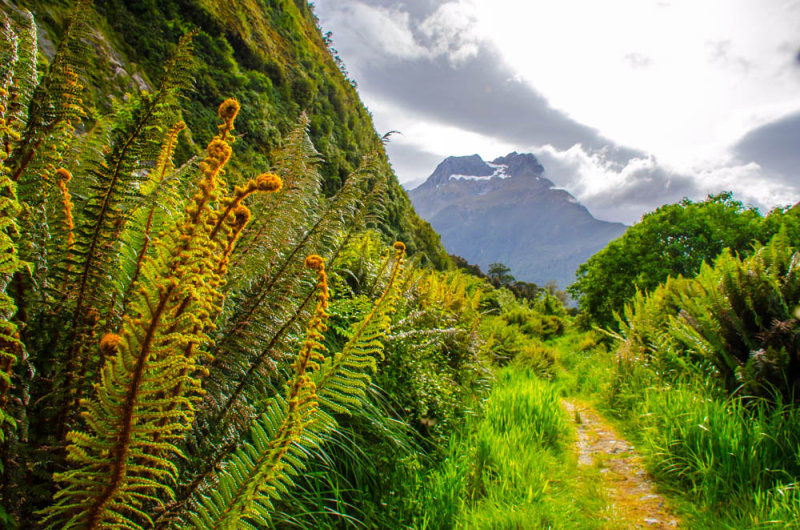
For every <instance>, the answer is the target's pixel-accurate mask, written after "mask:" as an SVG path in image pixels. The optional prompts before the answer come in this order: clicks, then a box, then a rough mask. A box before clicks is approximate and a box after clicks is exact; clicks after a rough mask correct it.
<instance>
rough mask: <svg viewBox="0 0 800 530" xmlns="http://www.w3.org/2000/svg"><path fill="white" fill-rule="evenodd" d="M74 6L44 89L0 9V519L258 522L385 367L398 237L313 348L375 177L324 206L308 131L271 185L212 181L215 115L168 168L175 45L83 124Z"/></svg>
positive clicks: (369, 218) (17, 28)
mask: <svg viewBox="0 0 800 530" xmlns="http://www.w3.org/2000/svg"><path fill="white" fill-rule="evenodd" d="M89 4H90V2H86V1H82V2H78V4H77V5H76V7H75V11H74V13H73V17H72V22H71V24H70V26H69V28H68V29H67V31H66V33H65V36H64V40H63V42H62V43H61V44H60V46H59V48H58V51H57V53H56V56H55V57H54V58H53V60H52V61H51V62H50V65H49V67H48V69H47V71H46V72H43V73H42V75H41V80H40V81H39V82H38V83H37V82H36V80H37V77H38V75H39V74H38V73H37V70H36V61H35V57H36V39H35V32H36V28H35V25H34V24H33V19H32V17H31V16H30V14H29V13H27V12H26V11H22V10H20V11H10V12H8V13H6V12H2V13H0V15H1V16H2V20H0V22H2V28H0V30H1V31H2V42H1V43H0V44H1V45H2V48H1V49H0V54H2V58H3V61H2V65H0V141H2V144H3V145H2V147H3V149H1V150H0V153H2V155H0V164H2V168H1V169H2V173H0V252H1V253H2V255H3V259H2V261H0V317H1V318H0V427H2V430H1V431H0V432H2V440H1V441H2V442H3V446H2V471H3V481H2V497H1V498H0V500H2V508H0V520H2V521H3V523H4V524H6V525H8V526H19V527H21V528H31V527H39V526H46V527H50V528H101V527H102V528H105V527H117V528H150V527H154V526H155V527H160V528H161V527H172V526H194V527H197V528H238V527H253V526H256V527H257V526H259V525H266V524H268V520H269V519H270V517H271V514H272V511H273V509H274V503H275V501H276V500H277V499H279V498H280V497H281V496H282V495H284V494H285V492H287V490H288V489H289V488H290V487H291V485H292V481H293V480H294V479H295V477H297V475H298V474H299V473H300V472H301V471H302V470H303V469H304V466H305V461H306V460H307V459H308V456H309V454H311V452H312V451H314V450H315V448H318V447H320V446H321V445H322V444H323V442H324V440H325V439H326V438H327V437H329V435H330V433H331V432H333V431H334V430H335V429H336V428H337V424H338V420H337V418H338V417H341V416H342V415H346V414H348V413H350V412H351V411H353V410H355V409H357V408H359V407H361V406H362V405H363V404H364V403H366V402H367V401H368V397H367V390H368V388H369V386H370V383H371V375H372V373H373V372H374V371H375V369H376V367H377V362H378V360H379V359H381V358H382V355H383V341H384V338H385V336H386V335H387V333H388V329H389V326H390V323H391V316H392V314H393V313H394V310H395V307H396V304H397V300H398V296H399V295H398V289H400V286H401V283H402V279H403V278H405V276H406V273H405V272H404V267H403V262H404V255H405V246H404V245H403V244H402V243H399V242H398V243H395V245H394V248H393V250H392V253H391V255H390V256H389V257H388V258H387V260H386V266H385V267H384V268H383V269H382V270H381V271H380V273H378V274H377V275H376V278H375V280H376V284H379V288H378V289H377V290H376V291H375V292H374V294H373V296H371V297H370V299H369V300H370V301H369V304H370V310H369V311H368V312H367V313H365V314H364V315H362V316H361V317H360V318H359V319H358V321H357V322H355V323H354V324H353V331H352V333H350V334H349V337H348V340H347V341H345V342H344V343H343V344H341V345H340V347H338V348H336V349H333V350H330V351H328V350H327V349H326V348H325V346H323V343H324V342H325V334H326V330H327V323H326V322H327V320H328V317H329V309H328V304H329V299H330V296H331V295H330V291H329V286H328V275H327V272H326V271H327V268H326V267H328V266H330V265H331V264H333V263H335V262H336V260H337V258H338V256H339V253H340V252H341V250H342V249H343V248H345V247H346V246H348V245H349V243H350V241H351V239H352V238H353V235H354V234H356V233H357V232H358V231H359V230H361V229H362V228H363V227H364V226H367V225H370V224H374V223H375V220H376V215H380V213H381V205H382V198H383V196H384V192H385V182H386V178H385V176H383V175H381V174H380V173H379V172H380V170H381V167H382V165H381V164H380V163H379V160H377V159H376V158H374V157H367V158H366V159H365V160H364V162H363V163H362V165H361V166H360V167H359V168H358V169H357V170H356V171H355V172H354V173H353V174H352V175H350V176H349V177H348V178H347V179H346V181H345V182H344V184H343V185H342V187H341V188H340V189H339V191H338V192H337V193H336V194H335V195H334V196H332V197H330V198H328V199H326V198H324V197H322V195H321V181H320V176H319V174H318V173H317V170H316V167H317V165H318V162H319V157H318V155H317V154H316V151H315V150H314V148H313V146H312V145H311V143H310V141H309V140H308V137H307V134H306V128H307V126H308V120H307V119H306V118H305V117H304V116H303V117H301V119H300V121H299V123H298V124H297V126H296V127H295V129H294V130H293V131H292V132H291V133H290V134H289V135H288V136H287V137H286V138H285V139H284V142H283V147H282V150H281V151H280V153H276V156H275V161H274V165H273V167H272V168H270V170H268V171H265V172H264V173H262V174H260V175H258V176H255V177H252V178H248V177H246V176H240V175H238V173H237V172H230V173H227V172H226V166H228V163H229V161H230V160H231V157H232V156H233V152H234V147H235V140H236V136H235V131H234V125H235V120H236V117H237V114H238V113H239V111H240V106H239V103H238V102H237V101H236V100H234V99H228V100H226V101H224V102H223V103H222V104H221V105H220V106H219V109H218V112H217V115H218V119H219V121H220V123H219V126H218V133H217V135H216V136H215V137H214V138H213V139H212V140H211V141H210V142H209V143H208V145H207V147H206V149H205V151H204V153H203V154H202V155H198V156H196V157H194V158H191V159H190V160H189V161H187V162H186V163H185V164H182V165H180V166H178V167H176V165H175V163H174V159H175V157H174V155H175V151H176V146H177V144H178V143H179V138H180V136H181V135H182V134H184V131H185V130H186V126H185V124H184V122H183V120H182V117H181V109H180V106H179V97H180V93H181V90H182V89H183V88H184V87H185V86H186V84H187V82H188V79H189V77H190V69H191V64H192V63H191V53H192V49H191V48H192V45H191V35H189V36H187V37H185V38H183V39H182V40H181V42H180V44H179V45H178V47H177V51H176V52H175V54H174V56H173V58H172V59H171V60H170V61H169V62H168V63H167V64H166V66H165V68H164V72H163V76H162V80H161V82H160V84H159V85H158V87H157V89H156V90H154V91H153V92H152V93H141V94H139V95H138V96H135V97H133V96H132V97H130V98H129V101H128V102H127V103H125V104H124V105H123V106H121V107H120V108H118V109H117V111H116V112H115V113H114V114H113V115H111V116H106V117H97V116H96V115H95V114H94V113H93V112H92V111H91V110H90V109H88V108H87V107H86V105H85V104H84V103H83V101H82V90H81V81H80V79H81V71H82V64H83V59H84V58H85V54H86V53H87V51H86V50H85V49H84V47H85V40H84V36H85V33H86V32H87V31H88V25H87V22H86V21H87V19H88V17H90V16H91V13H90V10H91V8H90V5H89ZM89 116H92V118H91V119H89V118H88V117H89ZM78 130H80V131H81V132H80V134H78V133H77V132H76V131H78ZM308 271H311V272H312V273H313V274H309V272H308ZM303 336H304V337H305V339H302V337H303Z"/></svg>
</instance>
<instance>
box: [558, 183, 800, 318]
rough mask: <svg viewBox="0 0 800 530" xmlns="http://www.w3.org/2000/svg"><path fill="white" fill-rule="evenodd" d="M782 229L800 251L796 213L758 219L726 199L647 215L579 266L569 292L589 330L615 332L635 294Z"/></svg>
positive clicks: (685, 204) (749, 249) (781, 211)
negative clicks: (611, 329)
mask: <svg viewBox="0 0 800 530" xmlns="http://www.w3.org/2000/svg"><path fill="white" fill-rule="evenodd" d="M783 226H785V227H786V230H787V235H788V237H789V238H790V241H791V243H792V244H794V245H795V246H797V245H800V211H798V209H797V208H794V209H790V208H785V209H781V208H778V209H775V210H773V211H771V212H769V214H768V215H766V216H762V215H761V214H760V213H759V212H758V211H757V210H755V209H753V208H745V207H744V205H743V204H742V203H741V202H738V201H736V200H734V199H733V197H732V196H731V194H730V193H721V194H719V195H712V196H709V197H708V198H707V199H706V200H705V201H702V202H692V201H690V200H688V199H685V200H683V201H682V202H680V203H677V204H669V205H665V206H662V207H660V208H658V209H657V210H656V211H654V212H651V213H648V214H646V215H645V216H644V217H643V218H642V220H641V221H640V222H639V223H637V224H635V225H634V226H632V227H631V228H629V229H628V230H627V231H626V232H625V234H623V235H622V237H620V238H619V239H616V240H614V241H612V242H611V243H610V244H609V245H608V246H607V247H606V248H604V249H603V250H601V251H600V252H598V253H597V254H595V255H594V256H592V257H591V258H590V259H589V260H588V261H586V263H584V264H583V265H581V266H580V268H579V269H578V272H577V281H576V282H575V283H573V284H572V285H571V286H570V287H569V289H568V290H569V292H570V294H571V295H572V296H573V297H574V298H575V299H576V300H578V302H579V303H580V306H581V309H582V311H583V313H584V316H585V317H586V319H587V320H586V323H587V324H591V323H594V324H598V325H601V326H612V327H613V326H615V325H616V320H615V318H614V314H615V313H621V312H622V309H623V307H624V305H625V302H626V301H627V300H628V299H629V298H630V297H631V296H633V295H634V293H635V292H636V291H637V289H639V290H641V291H645V292H646V291H649V290H651V289H653V288H655V287H656V286H657V285H658V284H659V283H661V282H663V281H664V280H666V279H667V278H668V277H670V276H673V277H675V276H678V275H682V276H685V277H691V276H694V275H695V274H697V272H698V271H699V270H700V267H701V265H702V264H703V263H710V262H711V261H712V260H713V259H714V258H715V257H717V256H718V255H719V254H721V253H722V252H723V251H724V250H725V249H730V250H731V251H733V252H735V253H738V254H742V255H747V254H749V253H750V252H752V250H753V248H754V245H756V244H759V243H760V244H765V243H767V242H768V241H769V240H770V238H771V237H772V236H774V235H775V234H776V233H777V232H778V231H779V230H780V229H781V227H783Z"/></svg>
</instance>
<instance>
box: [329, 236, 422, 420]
mask: <svg viewBox="0 0 800 530" xmlns="http://www.w3.org/2000/svg"><path fill="white" fill-rule="evenodd" d="M394 249H395V261H394V264H393V265H392V269H391V272H390V273H389V280H388V282H387V285H386V288H385V289H384V291H383V293H382V294H381V296H380V298H378V300H377V301H376V302H375V305H374V306H373V308H372V311H371V312H370V313H369V314H368V315H367V316H366V317H365V318H364V319H363V320H362V321H361V322H359V323H358V324H357V325H356V327H355V328H354V330H353V332H352V336H351V337H350V339H349V340H348V341H347V343H346V344H345V346H344V347H343V348H342V350H341V351H340V352H337V353H335V354H334V355H333V356H332V357H330V358H329V359H327V360H326V362H325V364H324V365H323V366H322V368H321V369H320V370H319V371H318V372H317V373H316V374H315V375H316V377H315V382H316V384H317V387H318V388H319V396H320V397H319V401H320V404H321V405H322V406H323V407H327V408H328V409H330V411H331V412H333V413H337V414H341V413H347V412H348V410H349V409H350V408H352V407H354V406H359V403H360V402H361V401H362V400H363V399H364V398H365V396H366V389H367V385H368V384H369V381H370V372H374V371H375V369H376V366H377V361H376V357H380V358H381V359H382V358H383V341H382V340H381V339H382V337H384V336H385V335H386V334H387V333H388V331H389V326H390V324H391V314H392V313H393V312H394V310H395V304H396V301H397V285H396V281H397V278H398V275H400V274H401V273H402V270H403V256H404V254H405V250H406V248H405V245H404V244H403V243H401V242H399V241H398V242H397V243H395V244H394Z"/></svg>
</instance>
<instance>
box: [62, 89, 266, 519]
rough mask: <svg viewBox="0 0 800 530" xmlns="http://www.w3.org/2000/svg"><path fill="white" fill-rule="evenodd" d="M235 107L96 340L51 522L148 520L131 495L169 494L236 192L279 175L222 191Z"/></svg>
mask: <svg viewBox="0 0 800 530" xmlns="http://www.w3.org/2000/svg"><path fill="white" fill-rule="evenodd" d="M237 112H238V103H236V102H235V100H227V101H226V102H225V103H223V104H222V105H221V106H220V110H219V115H220V117H221V118H222V120H223V123H222V125H220V133H219V135H217V136H216V137H215V138H214V139H212V140H211V142H210V143H209V144H208V147H207V149H206V156H205V158H204V160H203V161H202V162H201V163H200V164H199V168H200V171H201V173H202V176H201V178H200V181H199V183H198V185H197V187H198V190H197V192H196V193H195V194H194V195H193V197H192V199H191V200H190V202H189V204H188V206H187V207H186V210H185V213H184V216H183V218H182V219H180V220H179V221H177V222H176V224H175V226H174V228H173V229H171V230H166V231H165V232H164V234H163V235H162V238H161V239H159V240H158V241H156V242H155V243H154V244H153V254H154V255H153V256H152V257H147V258H145V259H144V262H143V265H142V271H141V278H140V281H139V286H138V287H136V288H135V295H134V299H133V301H132V303H131V305H130V310H129V311H128V314H127V315H125V316H124V318H123V325H122V330H121V331H120V333H119V335H118V336H117V335H106V336H105V337H104V338H103V340H102V341H101V343H100V349H101V353H102V354H103V355H108V357H107V358H106V361H105V364H104V366H103V369H102V372H101V378H100V382H99V383H98V385H97V389H96V392H97V397H96V399H91V400H82V401H81V405H82V407H83V411H82V413H81V415H82V416H83V418H84V419H85V421H86V424H87V426H88V432H77V431H73V432H70V433H69V435H68V441H69V442H70V445H69V446H68V448H67V451H68V460H69V461H70V462H71V463H72V464H73V465H74V469H73V470H71V471H67V472H65V473H60V474H58V475H57V476H56V479H57V480H58V481H59V482H61V483H62V485H63V486H64V487H63V488H62V489H61V490H60V491H59V493H58V494H57V495H56V499H57V501H58V502H57V504H56V505H55V506H54V507H53V508H51V509H49V510H48V512H49V514H48V520H49V521H50V523H51V525H53V526H60V525H66V526H67V527H75V526H80V527H86V528H98V527H101V526H105V525H108V524H123V522H124V524H125V525H128V526H130V527H137V526H138V523H136V522H134V521H143V522H145V523H146V524H152V521H151V520H150V518H149V516H148V515H147V514H145V513H143V512H140V511H139V510H138V509H137V508H136V506H139V505H140V503H141V499H142V498H148V499H155V498H161V499H169V498H171V497H172V490H171V488H170V486H168V484H169V483H170V482H171V481H172V480H174V476H175V473H176V468H175V465H174V464H173V463H172V462H171V461H170V458H171V457H172V456H174V455H175V454H179V450H178V449H177V448H176V446H175V445H174V444H175V442H176V441H177V440H178V439H180V437H181V436H182V434H183V432H184V431H185V430H186V429H188V428H190V426H191V424H192V421H193V418H194V403H195V402H196V401H197V400H198V399H199V397H200V395H201V394H202V389H201V378H202V376H203V375H204V374H205V373H206V371H205V369H204V368H203V367H202V365H201V364H200V362H199V361H200V359H201V357H200V356H199V354H200V353H202V352H203V348H204V347H205V346H206V345H207V344H209V342H210V339H209V337H208V333H209V332H210V331H211V330H212V329H213V327H214V323H213V320H214V318H215V316H216V314H217V313H218V312H219V310H220V307H221V302H222V295H221V293H220V291H219V289H220V287H221V285H222V284H223V283H224V275H225V272H226V270H227V260H228V258H229V255H230V252H231V251H232V250H233V248H234V247H235V243H236V240H237V238H238V237H239V235H240V234H241V232H242V230H243V228H244V227H245V225H246V224H247V222H248V221H249V219H250V212H249V210H248V209H247V207H246V206H244V205H243V204H241V200H242V199H244V197H245V196H246V195H248V194H251V193H254V192H256V191H271V190H274V189H278V188H279V187H280V182H279V181H278V182H275V181H274V180H272V181H271V182H270V184H269V185H265V184H260V185H258V183H259V182H262V183H263V182H264V179H261V180H260V181H259V179H255V180H256V182H257V185H256V187H255V189H253V190H249V186H248V187H247V188H248V189H247V191H245V192H236V191H235V192H234V194H233V196H232V197H224V194H225V193H224V190H225V183H224V181H223V180H222V178H221V177H222V174H223V172H224V167H225V164H226V163H227V162H228V160H229V159H230V156H231V147H230V145H229V143H228V141H227V140H226V138H228V137H229V136H230V138H231V139H232V136H231V135H230V133H231V131H232V130H233V119H234V118H235V116H236V113H237ZM243 194H244V196H242V195H243ZM240 196H241V197H240ZM232 204H233V207H231V205H232ZM212 233H213V234H214V237H213V238H212ZM223 235H224V237H219V236H223ZM206 355H207V354H206ZM102 455H107V456H106V457H102ZM159 502H162V501H159Z"/></svg>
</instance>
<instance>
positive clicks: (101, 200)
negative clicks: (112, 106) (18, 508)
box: [54, 37, 190, 438]
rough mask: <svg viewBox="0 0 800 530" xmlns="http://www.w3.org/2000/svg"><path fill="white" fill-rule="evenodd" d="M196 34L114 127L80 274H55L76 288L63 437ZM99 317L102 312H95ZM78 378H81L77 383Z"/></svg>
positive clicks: (87, 221) (95, 177)
mask: <svg viewBox="0 0 800 530" xmlns="http://www.w3.org/2000/svg"><path fill="white" fill-rule="evenodd" d="M189 54H190V37H185V38H184V39H183V40H182V41H181V43H180V44H179V46H178V49H177V51H176V53H175V56H174V57H173V59H172V61H171V62H170V64H169V65H168V66H167V68H166V70H165V73H164V76H163V79H162V82H161V85H160V86H159V88H158V90H157V91H156V92H155V93H154V94H152V95H147V94H144V95H142V97H141V98H140V99H139V100H138V101H137V102H136V103H135V104H134V106H133V108H132V109H131V111H130V113H129V114H124V115H123V116H124V119H122V120H121V122H120V123H119V124H118V125H117V126H116V127H115V128H114V129H113V130H112V132H111V138H112V144H111V148H110V150H109V152H108V154H107V155H106V156H105V160H104V161H103V163H102V164H100V165H99V166H98V167H96V168H94V169H93V170H92V172H91V173H92V181H93V183H92V185H91V186H90V189H91V190H92V194H91V195H90V197H89V199H88V200H87V201H85V203H84V204H83V205H82V208H81V212H80V222H79V223H78V224H77V226H76V228H75V243H74V245H73V246H72V249H71V252H70V255H71V256H73V259H72V262H71V263H70V271H74V274H71V275H69V276H66V277H64V278H58V277H57V278H55V279H54V281H55V282H58V283H62V282H63V283H65V284H66V285H72V286H74V288H73V289H68V290H67V293H66V297H67V301H68V302H69V307H71V312H72V316H71V318H70V320H69V322H68V323H67V326H66V329H68V330H69V331H68V336H67V340H66V347H65V350H66V358H65V360H64V365H63V369H62V372H61V373H62V376H63V378H64V379H63V382H62V383H61V384H60V386H61V387H62V388H66V389H70V390H71V391H72V395H71V396H69V397H68V398H67V399H64V400H63V401H62V405H61V407H62V409H61V410H62V412H61V414H60V416H59V420H58V423H57V426H56V428H57V432H58V433H59V438H60V437H61V436H63V433H64V432H65V426H66V424H67V423H68V422H69V416H70V413H69V411H70V410H72V409H74V404H75V403H76V401H77V400H78V399H79V398H80V396H81V395H82V393H83V391H84V390H83V389H84V388H85V387H86V383H85V378H86V375H87V374H86V371H87V367H88V366H89V365H90V364H91V362H90V361H91V360H90V359H88V358H87V355H88V354H87V352H86V351H85V350H84V349H83V347H82V346H83V345H84V344H86V342H87V339H89V337H90V336H91V329H92V328H93V327H94V326H95V325H97V324H98V323H101V322H100V321H105V320H106V319H107V318H108V315H107V314H104V313H103V312H105V311H107V308H108V307H109V306H110V294H111V293H112V292H113V287H114V285H113V283H110V282H109V281H108V279H107V278H108V274H107V271H109V270H115V269H117V262H116V260H117V258H118V256H119V240H120V237H119V236H120V232H121V229H122V227H123V226H124V225H125V223H126V222H127V220H128V213H127V210H128V208H127V207H126V203H127V202H129V201H130V200H131V196H134V197H135V196H136V195H137V192H136V191H135V190H136V189H137V188H139V186H140V184H141V179H142V177H141V176H139V175H140V174H141V171H140V170H141V168H142V166H143V165H145V166H146V165H147V164H148V163H149V161H155V160H158V156H159V151H160V149H159V147H160V143H161V138H162V134H163V133H162V127H164V124H165V123H167V124H168V123H171V122H172V120H171V119H170V117H171V116H173V115H174V114H175V95H176V92H177V91H178V90H179V89H180V88H182V87H183V86H184V85H185V84H186V83H187V80H188V69H187V68H188V64H189ZM95 315H96V316H95ZM73 381H76V383H75V384H73Z"/></svg>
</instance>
